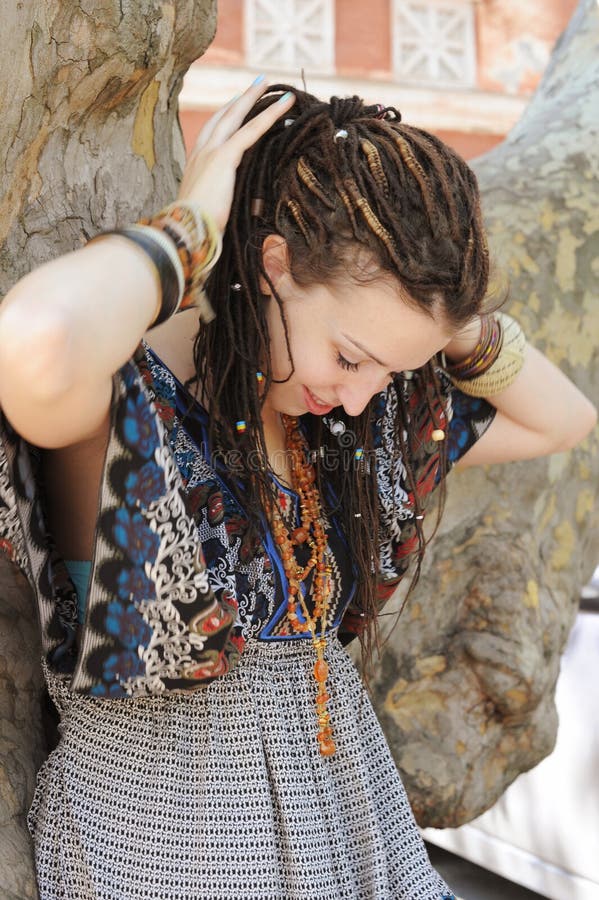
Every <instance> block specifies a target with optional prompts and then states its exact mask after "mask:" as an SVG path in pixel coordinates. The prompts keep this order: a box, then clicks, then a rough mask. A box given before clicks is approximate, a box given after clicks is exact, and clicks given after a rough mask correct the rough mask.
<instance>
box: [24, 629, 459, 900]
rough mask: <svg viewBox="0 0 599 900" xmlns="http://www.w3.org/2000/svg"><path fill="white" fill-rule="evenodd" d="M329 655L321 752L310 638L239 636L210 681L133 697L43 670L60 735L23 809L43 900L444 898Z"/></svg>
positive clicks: (389, 773)
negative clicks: (69, 682)
mask: <svg viewBox="0 0 599 900" xmlns="http://www.w3.org/2000/svg"><path fill="white" fill-rule="evenodd" d="M327 659H328V663H329V668H330V676H329V681H328V690H329V693H330V694H331V700H330V701H329V708H330V712H331V720H332V724H333V728H334V737H335V741H336V743H337V752H336V754H335V755H334V756H332V757H327V758H323V757H321V755H320V753H319V750H318V745H317V741H316V719H315V705H314V695H315V683H314V679H313V676H312V667H313V664H314V651H313V648H312V646H311V642H310V641H309V640H296V641H281V642H275V643H266V642H263V641H250V642H249V643H248V645H247V646H246V648H245V650H244V653H243V654H242V657H241V660H240V662H239V664H238V666H237V667H236V668H235V669H234V670H233V671H232V672H230V673H229V674H228V675H226V676H224V677H222V678H220V679H217V680H216V681H214V682H213V683H212V684H211V685H209V686H208V687H206V688H203V689H200V690H198V691H194V692H188V693H168V694H165V695H163V696H157V697H156V696H154V697H149V698H142V699H130V700H122V699H119V700H106V699H98V698H91V697H88V696H85V695H79V694H73V693H71V692H70V691H69V690H68V688H67V686H66V684H65V682H64V681H63V680H61V679H60V678H58V677H57V676H55V675H53V674H52V673H49V672H48V673H47V679H48V686H49V689H50V692H51V694H52V696H53V698H54V701H55V703H56V705H57V707H58V709H59V712H60V715H61V725H60V732H61V739H60V742H59V744H58V746H57V748H56V750H54V752H53V753H52V754H51V755H50V757H49V758H48V760H47V761H46V763H45V764H44V765H43V767H42V769H41V770H40V773H39V776H38V783H37V789H36V793H35V797H34V800H33V804H32V807H31V811H30V814H29V827H30V831H31V835H32V838H33V842H34V846H35V858H36V866H37V877H38V884H39V891H40V898H41V900H221V898H222V900H225V898H226V900H231V898H234V900H271V898H272V900H275V898H276V900H325V898H326V900H391V898H393V900H442V898H447V900H449V898H453V897H454V895H453V894H452V892H451V891H450V890H449V889H448V887H447V886H446V885H445V883H444V882H443V880H442V879H441V877H440V876H439V875H438V874H437V872H436V871H435V870H434V869H433V868H432V867H431V865H430V862H429V859H428V856H427V854H426V850H425V847H424V845H423V843H422V840H421V838H420V835H419V832H418V829H417V826H416V823H415V821H414V818H413V816H412V812H411V810H410V807H409V804H408V801H407V798H406V794H405V791H404V788H403V785H402V783H401V780H400V777H399V775H398V773H397V769H396V767H395V764H394V762H393V759H392V757H391V754H390V751H389V748H388V746H387V744H386V741H385V738H384V736H383V734H382V731H381V729H380V726H379V723H378V721H377V719H376V716H375V714H374V710H373V709H372V706H371V705H370V702H369V700H368V697H367V696H366V694H365V692H364V689H363V687H362V684H361V682H360V679H359V677H358V673H357V671H356V669H355V667H354V665H353V663H352V661H351V660H350V658H349V657H348V655H347V654H346V652H345V651H344V649H343V648H342V647H341V645H340V644H339V643H338V641H337V640H336V639H335V638H331V639H330V640H329V641H328V645H327Z"/></svg>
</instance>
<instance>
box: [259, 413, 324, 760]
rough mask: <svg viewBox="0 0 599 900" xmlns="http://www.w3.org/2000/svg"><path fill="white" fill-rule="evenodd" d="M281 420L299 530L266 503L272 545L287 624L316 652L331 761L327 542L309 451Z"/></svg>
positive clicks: (291, 424)
mask: <svg viewBox="0 0 599 900" xmlns="http://www.w3.org/2000/svg"><path fill="white" fill-rule="evenodd" d="M281 418H282V421H283V425H284V427H285V437H286V449H287V451H288V453H289V454H290V459H291V481H292V485H291V486H292V487H293V489H294V491H295V492H296V493H297V494H298V496H299V503H300V515H301V525H300V526H299V527H298V528H295V529H294V530H293V531H292V532H291V534H289V531H288V529H287V527H286V525H285V523H284V521H283V518H282V516H281V513H280V511H279V509H278V507H277V506H276V504H274V503H269V513H270V519H271V524H272V529H273V535H274V539H275V543H276V544H277V547H278V549H279V553H280V554H281V559H282V561H283V568H284V570H285V575H286V577H287V583H288V585H289V593H288V596H287V610H288V620H289V624H290V625H291V628H292V629H293V631H294V632H295V633H296V634H305V633H307V632H309V633H310V635H311V637H312V643H313V645H314V649H315V651H316V662H315V663H314V669H313V672H314V678H315V680H316V685H317V693H316V714H317V719H318V734H317V740H318V743H319V745H320V753H321V755H322V756H332V755H333V754H334V753H335V750H336V747H335V742H334V741H333V738H332V728H331V717H330V714H329V711H328V707H327V703H328V701H329V699H330V696H329V694H328V693H327V690H326V681H327V678H328V674H329V667H328V665H327V663H326V661H325V658H324V653H325V648H326V627H327V619H328V613H329V600H330V582H331V567H330V565H329V563H328V562H327V557H328V553H329V550H328V547H327V536H326V533H325V530H324V527H323V524H322V511H321V506H320V496H319V493H318V487H317V484H316V470H315V468H314V466H313V464H312V463H311V462H310V458H309V451H308V445H307V443H306V441H305V439H304V436H303V434H302V433H301V430H300V428H299V425H298V421H297V419H296V418H294V417H293V416H286V415H283V416H282V417H281ZM304 543H307V544H308V546H309V547H310V557H309V559H308V561H307V562H306V564H305V565H304V566H300V565H299V564H298V562H297V560H296V558H295V552H294V547H297V546H298V545H300V544H304ZM312 570H314V577H313V582H312V597H313V600H314V611H313V613H312V614H311V613H310V611H309V609H308V607H307V604H306V601H305V599H304V595H303V594H302V590H301V583H302V582H303V581H305V580H306V578H307V577H308V575H309V574H310V572H312ZM298 603H299V607H300V608H301V612H302V615H303V617H304V621H303V622H302V621H301V619H300V618H299V616H298Z"/></svg>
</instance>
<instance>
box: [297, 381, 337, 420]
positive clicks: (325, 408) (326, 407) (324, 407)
mask: <svg viewBox="0 0 599 900" xmlns="http://www.w3.org/2000/svg"><path fill="white" fill-rule="evenodd" d="M304 392H305V395H306V403H307V406H308V409H309V410H310V412H312V413H316V414H318V413H320V415H324V414H325V413H328V412H330V411H331V410H332V409H334V404H332V403H325V402H324V400H321V399H320V397H317V396H316V394H313V393H312V391H311V390H310V389H309V388H307V387H306V386H305V385H304Z"/></svg>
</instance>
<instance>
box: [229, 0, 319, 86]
mask: <svg viewBox="0 0 599 900" xmlns="http://www.w3.org/2000/svg"><path fill="white" fill-rule="evenodd" d="M290 7H292V9H293V14H292V16H290V15H289V11H290ZM244 12H245V56H246V61H247V63H248V65H250V66H252V67H253V68H257V69H259V70H263V69H264V70H269V69H276V70H277V71H290V72H294V73H299V71H300V70H301V69H305V70H306V73H307V74H308V75H310V73H318V74H324V75H328V74H334V72H335V0H245V10H244ZM260 12H262V14H263V15H262V17H261V16H260ZM269 22H270V23H273V26H274V27H273V29H272V34H271V36H270V39H269V37H268V27H267V26H268V23H269ZM277 24H279V25H281V26H283V27H282V28H280V30H279V32H278V34H279V35H281V37H282V47H281V40H277V29H276V25H277ZM302 24H303V25H306V26H309V27H307V28H304V29H303V30H302V29H301V28H298V26H300V25H302ZM265 25H266V27H265ZM261 35H262V36H263V38H262V40H261ZM310 42H313V43H314V44H315V47H314V51H315V52H314V53H309V52H307V48H308V46H309V44H310ZM261 44H262V46H261ZM264 45H266V47H265V46H264ZM273 49H274V50H277V49H278V50H279V51H280V52H278V53H273V52H272V51H273ZM302 50H303V51H304V52H302ZM281 51H282V52H281Z"/></svg>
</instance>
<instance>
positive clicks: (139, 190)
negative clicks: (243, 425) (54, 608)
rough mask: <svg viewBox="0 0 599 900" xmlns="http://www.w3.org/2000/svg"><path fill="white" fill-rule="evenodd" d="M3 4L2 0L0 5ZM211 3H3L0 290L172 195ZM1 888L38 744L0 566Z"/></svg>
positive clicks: (18, 635)
mask: <svg viewBox="0 0 599 900" xmlns="http://www.w3.org/2000/svg"><path fill="white" fill-rule="evenodd" d="M9 7H10V8H9ZM215 24H216V0H137V2H131V0H102V2H98V0H46V2H44V3H38V2H36V0H21V2H19V3H17V4H6V9H3V11H2V45H3V49H4V52H3V53H2V54H1V55H0V83H1V84H2V95H3V101H2V112H1V114H2V129H1V130H0V172H2V173H3V174H2V183H1V190H0V293H1V294H2V295H4V294H5V293H6V291H7V290H8V289H9V287H10V286H11V285H12V284H13V283H14V282H15V281H16V280H17V279H18V278H19V277H21V276H22V275H24V274H25V273H26V272H27V271H29V270H30V269H31V268H33V267H34V266H36V265H39V264H40V263H42V262H45V261H46V260H48V259H51V258H52V257H54V256H57V255H58V254H60V253H63V252H65V251H67V250H71V249H74V248H75V247H77V246H78V245H80V244H81V243H82V242H83V241H84V240H85V238H86V237H88V236H90V235H92V234H95V233H96V232H98V231H100V230H102V229H103V228H112V227H114V226H116V225H119V224H123V223H126V222H132V221H135V220H136V219H138V218H139V217H140V216H141V215H143V214H145V213H148V212H150V211H151V210H156V209H159V208H160V206H161V205H163V204H164V203H165V202H167V201H169V200H171V199H172V198H173V197H174V196H175V194H176V186H177V179H178V176H179V175H180V172H181V168H182V165H183V161H184V149H183V141H182V138H181V133H180V128H179V124H178V120H177V96H178V93H179V89H180V87H181V81H182V78H183V75H184V74H185V71H186V70H187V68H188V67H189V65H190V63H191V62H192V61H193V60H194V59H196V58H197V57H198V56H200V55H201V54H202V53H203V52H204V50H205V49H206V47H207V46H208V44H209V43H210V41H211V40H212V37H213V35H214V29H215ZM0 597H1V598H2V600H1V604H0V734H1V737H0V760H1V764H2V769H1V770H0V884H1V885H2V897H3V898H6V900H10V898H17V897H18V898H29V897H36V896H37V891H36V886H35V876H34V873H33V867H32V863H31V853H30V849H29V838H28V834H27V829H26V825H25V814H26V811H27V809H28V807H29V804H30V802H31V797H32V791H33V787H34V781H35V772H36V770H37V768H38V767H39V765H40V763H41V762H42V760H43V757H44V755H45V753H46V749H47V748H46V746H45V742H44V736H43V731H42V728H41V724H40V723H41V697H42V679H41V673H40V668H39V643H38V638H37V626H36V624H35V614H34V612H33V604H32V600H31V597H30V595H29V592H28V590H27V587H26V585H25V583H24V579H23V578H22V577H21V576H20V575H17V574H15V572H14V571H13V570H12V569H11V568H10V566H9V565H8V563H6V562H5V561H4V560H2V562H1V564H0Z"/></svg>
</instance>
